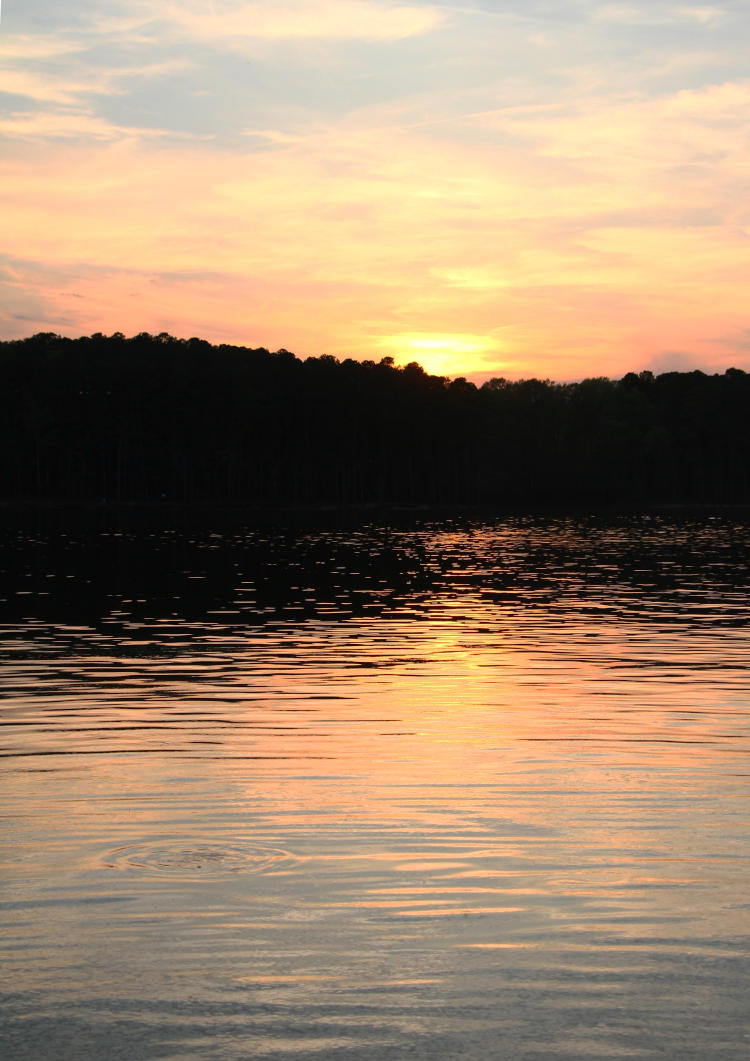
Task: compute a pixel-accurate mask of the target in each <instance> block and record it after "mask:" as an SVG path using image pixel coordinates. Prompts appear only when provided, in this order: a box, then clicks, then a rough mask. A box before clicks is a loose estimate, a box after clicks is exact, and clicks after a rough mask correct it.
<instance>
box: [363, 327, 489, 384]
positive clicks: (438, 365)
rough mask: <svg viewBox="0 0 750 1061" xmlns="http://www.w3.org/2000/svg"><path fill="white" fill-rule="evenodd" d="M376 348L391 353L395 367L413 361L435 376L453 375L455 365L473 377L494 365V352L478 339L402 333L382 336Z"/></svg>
mask: <svg viewBox="0 0 750 1061" xmlns="http://www.w3.org/2000/svg"><path fill="white" fill-rule="evenodd" d="M380 345H381V347H382V348H383V349H387V350H390V351H394V352H395V356H396V360H397V361H398V362H399V364H408V363H409V362H410V361H417V362H418V363H419V364H420V365H421V366H422V368H423V369H424V370H425V371H426V372H429V373H431V374H433V375H436V376H453V375H456V365H461V368H462V370H463V371H465V372H466V373H469V374H473V373H480V372H482V371H486V370H487V368H488V366H489V364H490V362H491V363H492V365H493V366H494V365H497V363H498V348H497V347H493V346H492V345H491V343H489V342H488V340H487V338H486V337H485V336H482V335H466V334H460V333H459V334H454V335H447V334H433V333H431V332H404V333H401V334H398V335H388V336H386V337H385V338H384V339H383V340H381V343H380Z"/></svg>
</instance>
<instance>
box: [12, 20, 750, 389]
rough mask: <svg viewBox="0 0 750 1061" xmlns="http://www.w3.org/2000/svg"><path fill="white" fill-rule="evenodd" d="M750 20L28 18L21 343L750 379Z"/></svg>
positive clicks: (18, 161) (19, 78)
mask: <svg viewBox="0 0 750 1061" xmlns="http://www.w3.org/2000/svg"><path fill="white" fill-rule="evenodd" d="M748 30H750V14H747V13H744V12H743V11H740V10H738V5H736V4H732V3H719V4H714V5H711V6H706V5H703V6H701V5H695V4H669V3H662V2H661V0H652V2H651V3H649V4H646V3H639V2H638V3H634V4H629V5H617V4H603V3H594V2H590V0H561V2H560V3H559V4H558V5H555V6H554V7H552V6H550V5H546V4H543V3H541V2H537V0H526V2H525V3H523V4H522V3H520V0H519V2H513V0H509V2H503V3H500V2H485V3H480V4H471V5H470V4H461V3H450V4H448V3H437V4H426V5H422V4H413V5H412V4H407V3H403V4H394V3H388V2H384V0H310V2H299V0H291V2H288V3H283V4H278V3H277V4H274V5H271V4H267V3H263V2H258V3H245V2H240V0H213V2H211V0H208V2H202V0H183V2H174V3H163V2H161V3H158V4H157V3H156V0H136V2H131V3H128V4H125V3H123V2H120V0H94V2H92V3H90V4H88V5H86V6H85V9H84V8H81V9H78V10H75V11H72V10H67V9H62V8H61V7H60V5H53V4H52V3H51V0H33V2H27V3H26V4H25V5H24V7H23V8H21V5H20V4H15V5H14V4H13V3H7V2H6V4H5V5H4V8H3V12H2V24H1V25H0V96H2V102H3V106H2V108H1V109H0V137H2V150H1V151H0V178H1V180H2V189H3V241H2V245H1V246H0V336H2V337H3V338H15V337H21V336H25V335H29V334H33V333H34V332H36V331H54V332H58V333H61V334H66V335H79V334H87V333H90V332H93V331H103V332H105V333H110V332H113V331H116V330H119V331H123V332H125V333H126V334H133V333H135V332H138V331H144V330H145V331H151V332H159V331H163V330H165V331H169V332H171V333H172V334H174V335H177V336H183V337H189V336H192V335H197V336H200V337H203V338H207V339H209V340H212V341H229V342H236V343H241V344H246V345H250V346H266V347H269V348H270V349H278V348H280V347H285V348H287V349H290V350H293V351H294V352H295V353H297V354H299V355H300V356H308V355H317V354H321V353H332V354H335V355H337V356H341V357H345V356H354V357H360V358H364V357H372V358H375V359H378V360H379V359H380V358H381V357H383V356H385V355H392V356H394V357H395V358H396V361H397V362H399V363H405V362H407V361H411V360H417V361H419V362H420V363H421V364H423V365H424V366H425V368H427V369H428V370H429V371H434V372H439V373H442V374H447V375H451V376H456V375H462V374H463V375H469V376H471V377H472V378H474V379H476V380H481V379H485V378H489V377H491V376H500V375H503V376H507V377H510V378H517V377H522V376H533V375H535V376H542V377H550V378H553V379H557V380H565V379H578V378H582V377H584V376H591V375H610V376H619V375H622V374H624V373H625V372H627V371H630V370H641V369H644V368H651V369H653V370H656V371H662V370H666V369H670V368H680V369H687V368H696V367H697V368H702V369H704V370H706V371H723V370H724V369H726V368H727V367H729V366H730V365H735V366H737V367H740V368H746V369H750V314H749V313H748V311H747V308H746V306H747V293H746V289H747V280H748V271H749V270H748V251H749V249H750V244H749V240H748V236H749V235H750V217H749V214H748V207H747V203H746V199H747V196H746V187H747V178H748V173H749V172H750V146H749V144H750V141H748V127H749V126H750V118H749V117H748V115H750V79H748V78H747V77H746V76H745V73H746V65H747V64H746V59H747V56H746V54H745V53H746V46H745V45H743V44H742V41H743V40H747V32H748Z"/></svg>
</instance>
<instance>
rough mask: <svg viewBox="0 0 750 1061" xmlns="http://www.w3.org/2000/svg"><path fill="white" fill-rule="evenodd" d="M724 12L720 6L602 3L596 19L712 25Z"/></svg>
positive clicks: (657, 24)
mask: <svg viewBox="0 0 750 1061" xmlns="http://www.w3.org/2000/svg"><path fill="white" fill-rule="evenodd" d="M723 17H724V12H723V11H722V10H721V9H720V8H718V7H689V6H685V5H683V6H673V5H669V6H666V7H663V6H660V5H659V4H658V3H653V2H652V3H649V4H648V5H647V6H645V7H637V6H635V5H627V4H602V5H599V6H597V7H596V8H595V10H594V19H596V20H597V21H601V22H619V23H625V24H629V25H635V26H670V25H675V24H677V23H691V22H692V23H698V24H699V25H704V26H707V25H712V24H715V23H718V22H721V21H722V19H723Z"/></svg>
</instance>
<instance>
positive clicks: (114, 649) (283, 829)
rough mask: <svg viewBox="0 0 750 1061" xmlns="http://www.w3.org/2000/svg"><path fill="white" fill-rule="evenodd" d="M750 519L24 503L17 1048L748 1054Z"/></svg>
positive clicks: (15, 691) (6, 696) (6, 805)
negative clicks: (126, 508)
mask: <svg viewBox="0 0 750 1061" xmlns="http://www.w3.org/2000/svg"><path fill="white" fill-rule="evenodd" d="M749 563H750V527H749V526H748V523H747V521H746V520H744V519H738V518H736V517H732V516H722V517H716V518H702V519H699V520H690V519H681V520H676V519H674V520H673V519H669V518H663V517H649V518H645V517H644V518H639V519H622V520H611V521H609V522H602V521H596V520H584V519H558V520H547V521H537V520H524V519H515V520H506V521H501V522H493V523H480V522H474V523H472V522H464V523H461V522H452V523H451V522H442V523H422V524H419V525H416V526H411V527H405V528H404V527H401V528H398V527H390V528H389V527H380V526H375V525H372V526H366V527H359V528H348V529H341V528H339V529H336V530H331V529H329V528H321V527H318V528H316V529H309V528H308V529H301V528H299V527H297V528H296V529H287V530H284V531H281V530H278V529H276V530H273V529H269V528H255V529H252V528H247V527H241V526H237V525H235V526H233V527H231V528H225V529H222V530H219V531H217V530H213V531H211V532H209V531H206V530H205V529H200V528H198V529H197V528H196V527H185V526H181V527H180V528H179V529H175V528H174V527H172V528H171V529H168V530H163V529H154V528H153V527H152V528H151V529H150V530H149V529H144V528H143V527H140V528H137V529H136V528H135V527H133V526H130V527H128V526H123V525H118V526H116V527H113V526H95V525H93V522H92V525H91V526H89V527H88V528H86V530H85V531H84V530H82V529H80V528H79V529H78V530H77V531H73V530H70V529H69V527H68V529H65V530H64V529H62V527H61V526H57V527H56V528H50V526H49V525H46V526H44V527H41V526H38V525H28V524H27V525H26V526H24V527H22V528H16V529H8V530H7V531H6V532H5V538H4V547H3V550H2V554H1V559H0V577H1V579H2V581H0V619H2V625H0V660H1V661H2V665H1V669H0V690H1V692H2V707H1V713H0V722H2V733H1V735H0V745H1V747H0V756H1V758H0V792H1V799H2V802H1V804H0V807H1V810H0V815H1V822H2V832H3V846H2V866H1V869H0V874H1V876H0V884H1V889H0V907H1V910H2V922H3V932H2V937H1V938H0V975H1V976H2V980H3V994H4V1001H3V1016H2V1031H1V1032H0V1044H1V1045H2V1051H3V1054H2V1056H3V1057H8V1058H12V1059H14V1061H15V1059H19V1061H21V1059H33V1061H40V1059H54V1061H68V1059H70V1061H73V1059H75V1061H88V1059H91V1061H100V1059H101V1061H105V1059H111V1058H123V1059H127V1061H150V1059H152V1058H169V1059H173V1061H181V1059H193V1058H194V1059H222V1061H240V1059H246V1058H290V1059H291V1058H326V1059H328V1058H331V1059H336V1058H342V1059H344V1058H346V1059H349V1058H351V1059H362V1061H365V1059H375V1058H377V1059H381V1058H389V1059H390V1058H394V1059H401V1058H418V1059H427V1058H445V1059H453V1058H472V1059H474V1058H486V1057H489V1058H509V1059H510V1058H513V1059H542V1058H545V1059H555V1058H560V1059H563V1058H565V1059H578V1058H586V1059H590V1058H644V1059H646V1058H649V1059H650V1058H655V1059H656V1058H659V1059H663V1058H669V1059H672V1058H674V1059H683V1058H684V1059H694V1058H701V1059H705V1058H711V1059H713V1058H716V1059H722V1061H724V1059H726V1061H734V1059H740V1058H742V1059H743V1061H746V1059H747V1058H748V1056H750V1020H749V1019H748V1015H747V1014H748V1012H750V872H749V871H750V825H749V818H750V814H749V812H750V802H749V800H748V796H749V795H750V636H749V633H750V630H749V626H748V622H749V620H750V599H749V597H748V588H749V586H750V569H749V567H748V564H749Z"/></svg>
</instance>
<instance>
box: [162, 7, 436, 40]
mask: <svg viewBox="0 0 750 1061" xmlns="http://www.w3.org/2000/svg"><path fill="white" fill-rule="evenodd" d="M164 13H165V15H166V16H167V17H168V18H169V19H171V20H172V21H174V22H175V23H176V24H177V25H178V26H179V27H180V28H181V29H183V30H184V31H185V32H187V33H189V34H190V35H191V36H193V37H196V38H199V39H201V40H223V41H226V42H234V43H241V42H242V40H243V39H247V38H262V39H266V40H278V39H282V38H295V37H296V38H311V39H312V38H328V39H352V38H366V39H372V40H398V39H401V38H404V37H411V36H414V35H417V34H422V33H426V32H428V31H429V30H431V29H434V28H435V27H436V26H438V25H439V24H440V23H441V22H442V21H443V16H442V14H441V13H440V11H439V10H437V9H436V8H433V7H427V6H408V5H392V4H388V3H383V2H373V0H304V2H303V0H286V2H282V3H273V4H271V3H236V2H235V3H232V2H227V0H215V2H213V3H195V2H194V3H181V4H174V3H173V4H169V5H167V7H166V10H165V12H164Z"/></svg>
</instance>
